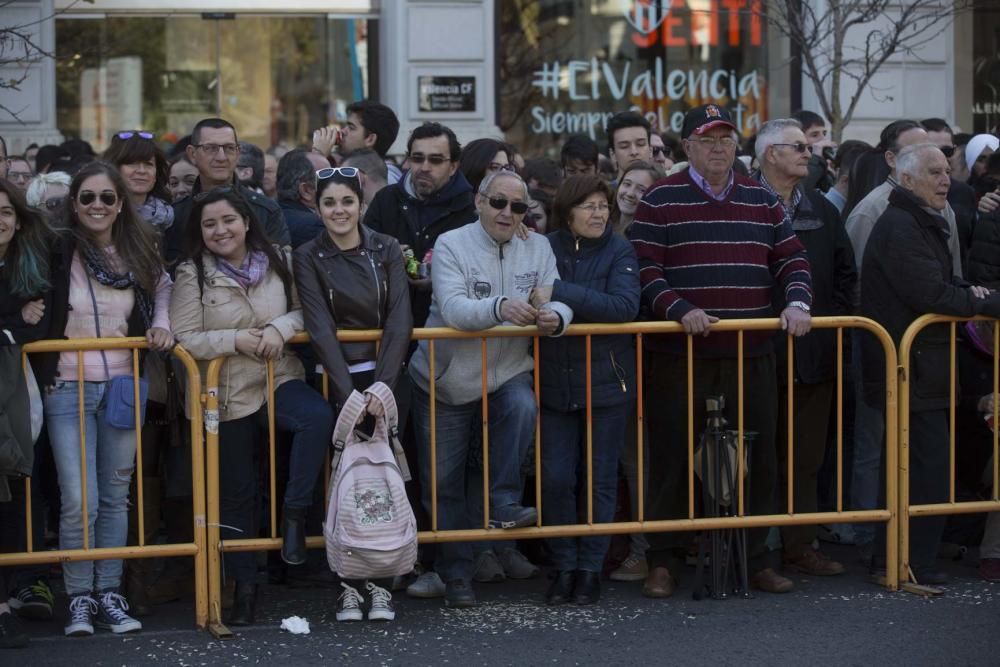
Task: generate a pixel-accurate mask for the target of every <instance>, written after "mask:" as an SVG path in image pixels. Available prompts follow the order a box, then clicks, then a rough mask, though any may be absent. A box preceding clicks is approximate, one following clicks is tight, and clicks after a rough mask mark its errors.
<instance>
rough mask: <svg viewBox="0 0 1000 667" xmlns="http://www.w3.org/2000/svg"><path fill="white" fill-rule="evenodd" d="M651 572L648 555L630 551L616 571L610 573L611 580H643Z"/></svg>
mask: <svg viewBox="0 0 1000 667" xmlns="http://www.w3.org/2000/svg"><path fill="white" fill-rule="evenodd" d="M648 574H649V568H648V567H647V565H646V557H645V556H640V555H638V554H634V553H630V554H629V555H628V558H626V559H625V560H624V561H622V564H621V565H619V566H618V567H617V568H616V569H615V570H614V571H612V572H611V574H610V575H608V579H610V580H611V581H642V580H643V579H645V578H646V576H647V575H648Z"/></svg>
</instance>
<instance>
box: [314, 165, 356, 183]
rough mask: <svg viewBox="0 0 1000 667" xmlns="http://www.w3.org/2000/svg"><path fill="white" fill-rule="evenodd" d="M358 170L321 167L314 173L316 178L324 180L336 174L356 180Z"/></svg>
mask: <svg viewBox="0 0 1000 667" xmlns="http://www.w3.org/2000/svg"><path fill="white" fill-rule="evenodd" d="M358 173H359V170H358V168H357V167H323V168H322V169H320V170H319V171H317V172H316V178H318V179H320V180H324V179H327V178H332V177H334V176H336V175H338V174H340V175H341V176H343V177H344V178H357V177H358Z"/></svg>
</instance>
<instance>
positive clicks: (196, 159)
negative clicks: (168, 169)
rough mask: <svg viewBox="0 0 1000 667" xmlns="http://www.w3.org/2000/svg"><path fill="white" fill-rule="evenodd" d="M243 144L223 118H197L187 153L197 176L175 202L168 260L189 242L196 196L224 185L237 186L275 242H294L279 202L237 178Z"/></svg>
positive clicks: (165, 241) (167, 244) (168, 234)
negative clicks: (189, 228) (185, 193)
mask: <svg viewBox="0 0 1000 667" xmlns="http://www.w3.org/2000/svg"><path fill="white" fill-rule="evenodd" d="M239 154H240V146H239V142H238V140H237V138H236V128H234V127H233V126H232V124H231V123H229V122H228V121H226V120H223V119H221V118H205V119H203V120H200V121H198V123H197V125H195V126H194V129H193V130H192V131H191V145H190V146H188V147H187V155H188V158H189V159H190V160H191V163H192V164H194V166H195V167H197V168H198V180H196V181H195V182H194V188H193V189H192V190H191V195H190V196H189V197H184V198H183V199H180V200H179V201H177V202H174V224H173V225H172V226H171V227H170V228H169V229H168V230H167V231H166V233H165V234H164V237H163V257H164V259H165V260H166V261H167V264H168V265H170V264H173V263H175V262H176V261H177V260H178V259H180V258H181V257H182V256H183V254H184V248H185V246H186V244H187V239H186V238H185V234H186V233H187V229H188V223H189V221H188V217H190V215H191V207H192V205H193V203H194V199H195V197H197V196H198V195H199V194H200V193H201V192H203V191H208V190H214V189H217V188H223V187H232V188H235V189H236V190H237V191H238V192H239V193H240V194H242V195H243V197H244V198H246V200H247V201H248V202H249V203H250V208H251V209H252V210H253V212H254V215H255V216H256V217H257V222H259V223H260V224H261V225H262V226H263V227H264V233H265V234H267V237H268V239H270V241H271V242H272V243H277V244H278V245H281V246H287V245H289V244H290V243H291V238H290V237H289V235H288V227H287V226H286V225H285V218H284V216H282V214H281V209H280V208H279V207H278V204H277V203H276V202H275V201H274V200H272V199H269V198H268V197H266V196H265V195H263V194H261V193H259V192H256V191H254V190H251V189H250V188H248V187H245V186H243V185H241V184H240V183H239V181H238V180H237V179H236V162H237V160H238V158H239Z"/></svg>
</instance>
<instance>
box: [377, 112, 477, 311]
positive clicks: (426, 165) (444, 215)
mask: <svg viewBox="0 0 1000 667" xmlns="http://www.w3.org/2000/svg"><path fill="white" fill-rule="evenodd" d="M406 151H407V154H408V156H407V159H408V161H409V163H410V170H409V171H408V172H407V173H406V174H405V175H404V176H403V178H402V180H400V181H399V182H398V183H395V184H393V185H390V186H388V187H385V188H382V189H381V190H379V192H378V194H376V195H375V198H374V199H373V200H372V203H371V206H369V207H368V212H367V213H366V214H365V220H364V223H365V225H366V226H368V227H370V228H372V229H374V230H375V231H377V232H381V233H383V234H388V235H389V236H392V237H394V238H395V239H396V240H397V241H399V243H400V245H402V246H403V249H404V250H405V249H407V248H409V249H411V250H412V251H413V255H414V257H416V259H417V261H418V262H422V261H423V260H424V258H425V257H426V255H427V252H428V251H429V250H431V249H432V248H433V247H434V242H435V241H437V237H438V236H440V235H441V234H443V233H445V232H450V231H451V230H453V229H457V228H459V227H462V226H464V225H467V224H468V223H470V222H472V221H474V220H476V219H477V218H478V215H476V208H475V203H474V193H473V192H472V186H471V185H469V182H468V181H467V180H466V179H465V177H464V176H463V175H462V173H461V172H460V171H458V159H459V157H460V156H461V153H462V147H461V146H460V145H459V143H458V138H457V137H456V136H455V133H454V132H452V131H451V129H450V128H448V127H445V126H444V125H440V124H438V123H424V124H423V125H421V126H420V127H418V128H417V129H415V130H414V131H413V133H412V134H411V135H410V138H409V140H407V142H406ZM431 266H433V262H432V263H431ZM428 268H429V267H428ZM410 288H411V289H410V304H411V307H412V309H413V326H414V327H422V326H423V325H424V322H425V321H426V320H427V314H428V312H429V311H430V307H431V281H430V279H429V278H416V277H414V276H410Z"/></svg>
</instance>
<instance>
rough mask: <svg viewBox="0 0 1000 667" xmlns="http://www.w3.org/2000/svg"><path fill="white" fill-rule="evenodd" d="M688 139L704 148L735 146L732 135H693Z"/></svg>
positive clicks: (730, 147) (731, 147) (729, 147)
mask: <svg viewBox="0 0 1000 667" xmlns="http://www.w3.org/2000/svg"><path fill="white" fill-rule="evenodd" d="M690 141H692V142H694V143H696V144H700V145H702V146H704V147H705V148H715V147H716V146H722V147H723V148H725V149H733V148H736V140H735V139H733V138H732V137H695V138H693V139H690ZM772 145H776V144H772Z"/></svg>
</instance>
